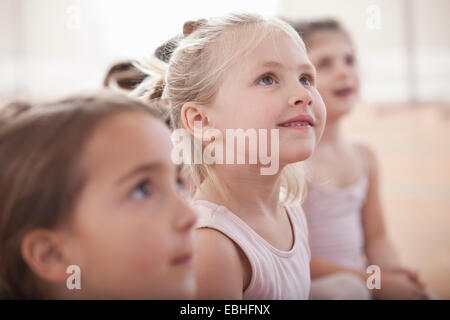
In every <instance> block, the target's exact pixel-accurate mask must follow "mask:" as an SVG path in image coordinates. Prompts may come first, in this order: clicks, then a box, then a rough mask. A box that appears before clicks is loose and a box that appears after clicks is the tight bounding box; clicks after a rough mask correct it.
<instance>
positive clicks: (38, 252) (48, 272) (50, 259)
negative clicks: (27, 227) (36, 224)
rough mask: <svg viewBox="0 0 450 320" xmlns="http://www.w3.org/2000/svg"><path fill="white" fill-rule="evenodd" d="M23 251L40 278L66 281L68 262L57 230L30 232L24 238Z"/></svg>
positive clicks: (31, 267)
mask: <svg viewBox="0 0 450 320" xmlns="http://www.w3.org/2000/svg"><path fill="white" fill-rule="evenodd" d="M21 253H22V257H23V259H24V261H25V263H26V264H27V265H28V267H29V268H30V269H31V270H32V271H33V272H34V273H35V274H36V275H37V276H38V277H39V278H41V279H43V280H46V281H47V282H51V283H63V282H65V281H66V278H67V276H68V275H67V273H66V268H67V266H68V264H67V263H66V261H65V258H64V255H63V242H62V238H61V236H60V235H59V234H58V233H57V232H55V231H51V230H45V229H38V230H33V231H31V232H29V233H28V234H27V235H26V236H25V237H24V239H23V240H22V244H21Z"/></svg>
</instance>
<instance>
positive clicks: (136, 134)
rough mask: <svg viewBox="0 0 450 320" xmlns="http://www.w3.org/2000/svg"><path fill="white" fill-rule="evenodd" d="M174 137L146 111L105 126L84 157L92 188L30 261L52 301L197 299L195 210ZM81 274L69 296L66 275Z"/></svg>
mask: <svg viewBox="0 0 450 320" xmlns="http://www.w3.org/2000/svg"><path fill="white" fill-rule="evenodd" d="M171 146H172V144H171V141H170V132H169V131H168V129H167V128H166V127H165V126H164V124H163V123H162V122H160V121H159V120H157V119H155V118H153V117H151V116H150V115H148V114H146V113H144V112H137V111H133V112H129V111H127V112H121V113H119V114H116V115H113V116H111V117H109V118H107V119H105V120H103V121H102V122H101V123H100V124H99V125H98V126H97V127H96V129H95V131H94V133H93V134H92V136H91V137H89V139H88V141H87V143H86V145H85V146H84V148H83V153H82V158H81V162H82V167H83V168H84V170H85V174H86V183H85V185H84V187H83V188H82V190H81V193H80V195H79V197H78V198H77V202H76V206H75V208H74V209H73V212H71V214H70V215H69V218H68V219H66V221H64V222H63V223H62V224H61V225H59V226H58V227H57V228H55V229H51V230H44V229H40V230H34V231H31V232H30V233H29V234H27V235H26V236H25V238H24V240H23V242H22V255H23V257H24V260H25V261H26V262H27V264H28V265H29V266H30V268H31V269H32V270H33V272H34V274H35V275H36V277H37V278H38V279H39V286H40V288H41V291H42V292H43V294H44V295H45V297H46V298H51V299H60V298H62V299H190V298H192V297H193V295H194V291H195V277H194V268H193V251H194V243H193V241H194V233H193V227H194V223H195V221H196V217H195V214H194V212H193V211H192V210H191V209H190V208H189V206H188V205H187V203H185V201H184V200H183V199H182V197H181V196H180V195H179V190H178V187H177V179H178V171H177V168H176V166H175V165H173V164H172V162H171V160H170V151H171ZM69 265H78V266H79V267H80V269H81V290H68V289H67V287H66V279H67V278H68V276H69V275H68V274H67V273H66V269H67V267H68V266H69Z"/></svg>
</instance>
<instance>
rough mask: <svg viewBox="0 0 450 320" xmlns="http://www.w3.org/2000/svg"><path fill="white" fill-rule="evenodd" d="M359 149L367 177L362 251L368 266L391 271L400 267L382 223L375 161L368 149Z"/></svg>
mask: <svg viewBox="0 0 450 320" xmlns="http://www.w3.org/2000/svg"><path fill="white" fill-rule="evenodd" d="M359 148H361V149H363V150H362V151H363V152H364V154H365V157H364V158H365V159H366V161H367V168H368V175H369V187H368V193H367V199H366V203H365V205H364V207H363V212H362V224H363V229H364V238H365V239H364V240H365V241H364V243H365V247H364V250H365V253H366V256H367V259H368V262H369V264H375V265H378V266H379V267H380V268H382V269H385V270H393V269H396V268H399V267H400V261H399V259H398V256H397V253H396V252H395V249H394V247H393V246H392V244H391V242H390V241H389V239H388V236H387V232H386V228H385V224H384V221H383V209H382V206H381V201H380V194H379V188H380V187H379V173H378V164H377V160H376V157H375V154H374V153H373V152H372V151H371V150H370V149H369V148H368V147H362V146H360V147H359Z"/></svg>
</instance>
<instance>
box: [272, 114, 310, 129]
mask: <svg viewBox="0 0 450 320" xmlns="http://www.w3.org/2000/svg"><path fill="white" fill-rule="evenodd" d="M313 126H314V119H313V117H312V116H310V115H309V114H300V115H298V116H296V117H294V118H291V119H289V120H287V121H284V122H282V123H280V124H279V125H278V127H281V128H288V129H295V130H308V129H310V128H312V127H313Z"/></svg>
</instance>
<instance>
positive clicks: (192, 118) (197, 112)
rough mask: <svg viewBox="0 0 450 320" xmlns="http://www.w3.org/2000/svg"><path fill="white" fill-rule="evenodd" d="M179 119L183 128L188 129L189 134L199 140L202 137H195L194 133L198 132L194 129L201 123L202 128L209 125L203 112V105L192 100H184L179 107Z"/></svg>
mask: <svg viewBox="0 0 450 320" xmlns="http://www.w3.org/2000/svg"><path fill="white" fill-rule="evenodd" d="M181 121H182V122H183V126H184V128H185V129H186V130H188V131H189V133H190V134H191V135H193V136H195V137H196V138H198V139H200V140H201V139H202V137H201V136H198V137H197V136H196V135H197V134H198V132H197V130H194V129H195V128H198V127H199V125H201V128H202V129H203V130H204V129H206V128H208V127H210V125H211V123H210V121H209V119H208V116H207V114H206V112H205V108H204V106H202V105H199V104H196V103H193V102H186V103H185V104H183V106H182V107H181ZM200 134H201V133H200Z"/></svg>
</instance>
